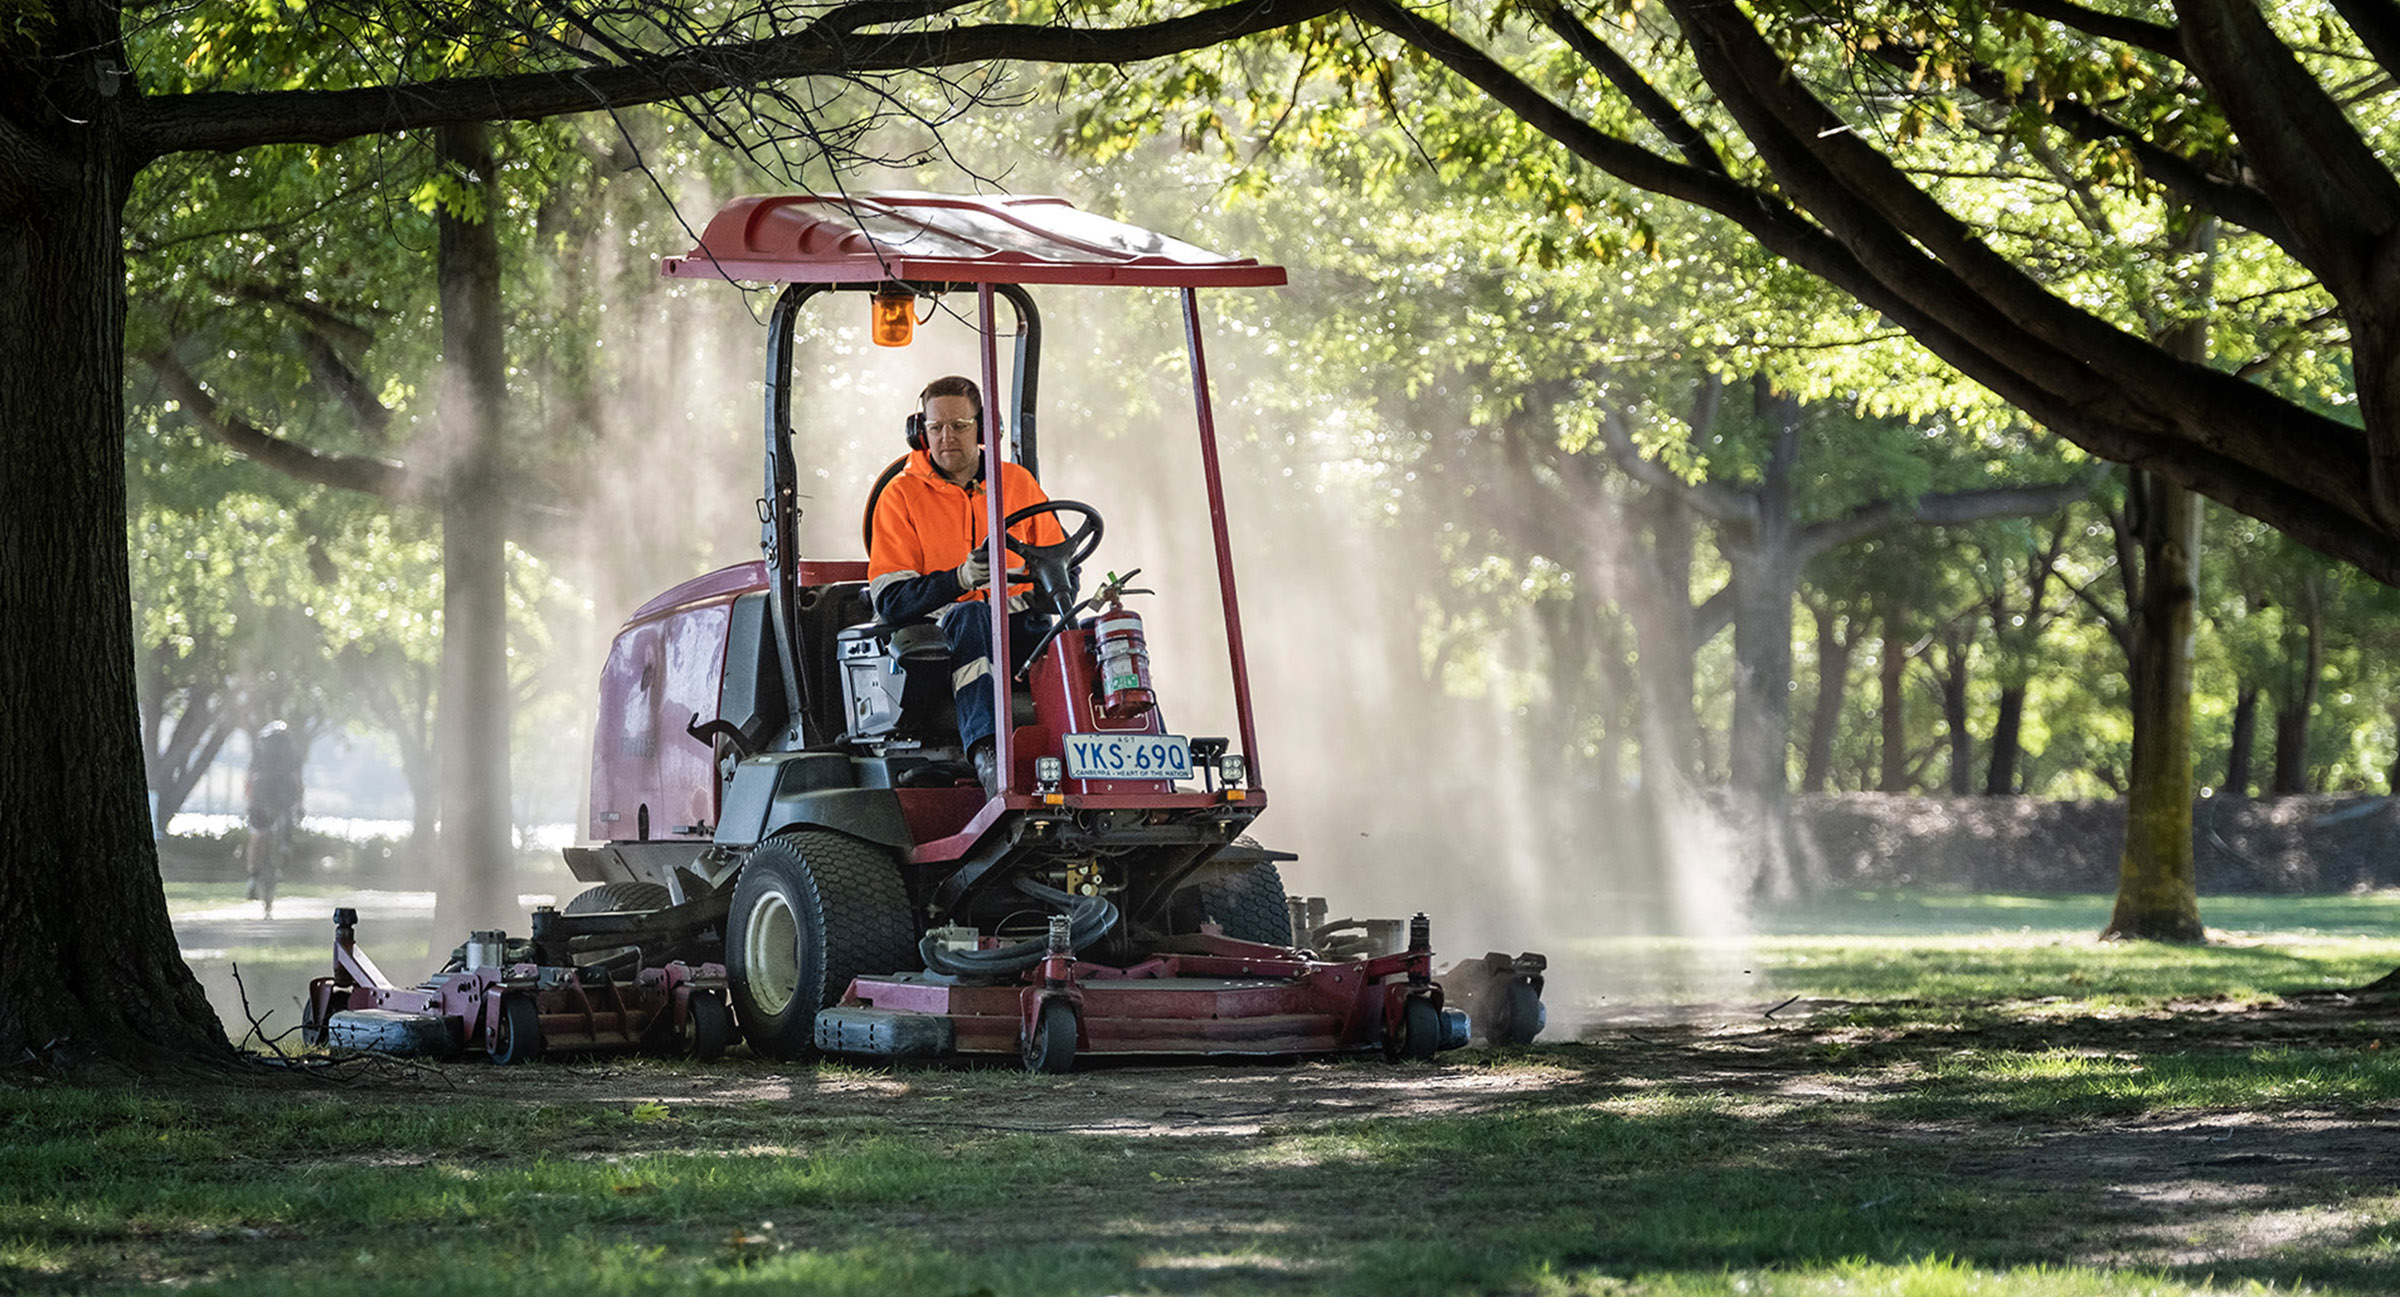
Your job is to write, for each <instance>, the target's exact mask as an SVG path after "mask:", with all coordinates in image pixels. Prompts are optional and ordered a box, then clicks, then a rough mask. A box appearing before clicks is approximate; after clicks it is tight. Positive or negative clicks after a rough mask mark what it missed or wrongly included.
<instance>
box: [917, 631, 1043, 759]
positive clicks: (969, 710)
mask: <svg viewBox="0 0 2400 1297" xmlns="http://www.w3.org/2000/svg"><path fill="white" fill-rule="evenodd" d="M1048 629H1050V619H1049V618H1048V617H1045V616H1043V615H1042V614H1040V613H1038V612H1018V613H1010V614H1009V616H1008V655H1009V656H1010V657H1011V658H1014V659H1015V660H1016V661H1015V664H1014V665H1013V666H1012V667H1011V668H1010V669H1009V675H1010V676H1011V677H1012V678H1013V677H1014V676H1015V675H1016V673H1017V672H1018V671H1020V670H1022V669H1024V666H1025V655H1026V654H1028V653H1030V652H1032V651H1033V642H1034V641H1035V640H1037V639H1039V638H1041V635H1042V632H1043V631H1046V630H1048ZM942 638H943V639H945V640H947V641H949V644H950V688H951V689H952V690H954V691H955V692H956V694H957V697H958V740H959V742H960V743H961V744H963V745H965V746H966V747H967V748H969V749H970V750H971V749H973V748H974V746H975V745H976V744H978V743H981V742H983V741H984V740H986V739H988V738H990V737H992V611H991V608H990V607H989V606H988V605H986V604H985V603H983V602H982V601H981V600H976V601H973V602H969V603H955V604H952V605H950V606H949V607H948V608H946V609H944V610H943V612H942Z"/></svg>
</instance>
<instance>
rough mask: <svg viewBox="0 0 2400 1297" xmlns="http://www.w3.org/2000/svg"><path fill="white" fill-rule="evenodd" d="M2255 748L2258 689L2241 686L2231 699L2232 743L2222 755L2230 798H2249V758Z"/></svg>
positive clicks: (2250, 686) (2226, 791)
mask: <svg viewBox="0 0 2400 1297" xmlns="http://www.w3.org/2000/svg"><path fill="white" fill-rule="evenodd" d="M2257 745H2258V686H2256V685H2243V686H2242V687H2241V688H2240V689H2239V690H2237V691H2236V692H2235V694H2234V696H2233V741H2232V743H2231V744H2230V745H2228V747H2227V749H2226V752H2225V786H2224V787H2223V788H2222V789H2220V790H2218V791H2220V792H2223V793H2225V794H2227V795H2229V796H2233V797H2248V796H2249V795H2250V755H2251V750H2252V749H2253V748H2255V747H2256V746H2257Z"/></svg>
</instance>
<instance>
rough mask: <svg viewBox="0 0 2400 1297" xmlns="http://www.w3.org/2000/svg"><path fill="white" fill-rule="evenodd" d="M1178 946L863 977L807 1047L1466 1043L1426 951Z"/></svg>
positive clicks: (1233, 1047)
mask: <svg viewBox="0 0 2400 1297" xmlns="http://www.w3.org/2000/svg"><path fill="white" fill-rule="evenodd" d="M1177 944H1178V945H1180V946H1182V947H1184V949H1180V950H1175V951H1171V952H1167V953H1161V954H1157V955H1154V956H1152V957H1151V958H1149V959H1145V960H1143V961H1141V962H1140V963H1137V964H1134V965H1132V966H1130V967H1124V968H1118V967H1112V966H1109V965H1106V964H1097V963H1090V962H1087V961H1084V960H1079V959H1075V958H1074V957H1073V956H1072V955H1071V954H1067V953H1065V952H1064V951H1060V950H1054V951H1053V952H1052V954H1051V955H1050V957H1048V958H1046V959H1045V960H1043V961H1042V963H1041V964H1039V965H1037V966H1035V967H1034V968H1031V969H1028V970H1026V972H1025V973H1024V974H1023V976H1022V977H1021V978H1019V979H1018V980H1016V981H1013V982H1001V981H993V982H989V983H983V984H973V983H969V982H966V981H963V980H962V979H958V978H953V977H946V976H944V975H941V974H938V973H900V974H892V975H887V976H877V977H861V978H858V979H857V980H855V981H853V982H852V983H851V984H850V991H849V994H848V995H846V996H844V997H843V999H842V1002H841V1003H840V1004H838V1005H835V1006H833V1007H831V1008H828V1009H825V1010H823V1011H822V1012H820V1013H819V1014H818V1015H817V1029H816V1038H817V1048H818V1049H820V1050H822V1051H824V1052H825V1053H828V1054H847V1055H854V1056H864V1057H880V1058H897V1057H939V1056H945V1055H952V1054H961V1055H964V1054H1000V1055H1008V1054H1015V1055H1018V1056H1020V1057H1022V1058H1023V1059H1024V1060H1025V1061H1026V1063H1027V1065H1028V1066H1030V1067H1034V1068H1035V1069H1036V1070H1038V1071H1065V1070H1066V1069H1067V1068H1068V1067H1069V1066H1071V1065H1072V1060H1073V1058H1074V1057H1075V1055H1077V1054H1127V1055H1292V1054H1344V1053H1360V1052H1366V1051H1371V1050H1376V1049H1381V1050H1383V1051H1384V1052H1385V1053H1386V1054H1387V1055H1389V1056H1391V1057H1393V1058H1402V1057H1408V1058H1417V1059H1425V1058H1431V1057H1432V1056H1433V1055H1434V1053H1435V1051H1437V1050H1440V1049H1449V1048H1457V1047H1459V1046H1462V1045H1465V1044H1466V1043H1467V1035H1468V1026H1467V1020H1466V1016H1465V1015H1464V1014H1463V1013H1460V1012H1459V1011H1457V1010H1454V1009H1451V1010H1445V1009H1444V1008H1443V1007H1442V988H1441V986H1440V985H1439V984H1438V983H1436V982H1435V981H1434V980H1433V977H1432V971H1433V954H1432V951H1431V950H1430V949H1427V948H1422V947H1419V948H1414V949H1410V950H1406V951H1401V952H1399V953H1396V954H1389V955H1383V956H1379V957H1376V958H1372V959H1345V960H1337V961H1326V960H1320V959H1316V958H1312V957H1311V956H1310V955H1308V954H1307V953H1306V952H1303V951H1299V950H1293V949H1289V948H1286V947H1282V946H1269V945H1260V944H1257V943H1253V942H1247V941H1235V940H1233V939H1231V938H1227V937H1222V936H1215V935H1202V936H1197V937H1187V938H1184V939H1182V940H1181V941H1180V942H1178V943H1177ZM1061 1014H1063V1015H1065V1018H1064V1020H1063V1021H1060V1020H1057V1019H1056V1015H1061Z"/></svg>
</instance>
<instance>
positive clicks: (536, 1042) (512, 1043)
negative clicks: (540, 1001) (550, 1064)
mask: <svg viewBox="0 0 2400 1297" xmlns="http://www.w3.org/2000/svg"><path fill="white" fill-rule="evenodd" d="M483 1052H484V1053H486V1054H489V1055H491V1058H492V1061H493V1062H495V1063H498V1064H499V1065H501V1066H502V1067H508V1066H510V1065H512V1064H516V1063H530V1062H532V1061H533V1060H535V1059H537V1058H540V1057H541V1056H542V1011H541V1009H540V1007H539V1006H537V1005H535V1004H534V1002H533V1001H532V1000H531V999H529V998H527V997H525V996H522V995H511V996H508V997H507V998H505V999H503V1000H501V1001H500V1019H499V1021H497V1022H495V1023H493V1024H492V1029H491V1031H490V1032H488V1033H487V1034H486V1035H485V1036H484V1040H483Z"/></svg>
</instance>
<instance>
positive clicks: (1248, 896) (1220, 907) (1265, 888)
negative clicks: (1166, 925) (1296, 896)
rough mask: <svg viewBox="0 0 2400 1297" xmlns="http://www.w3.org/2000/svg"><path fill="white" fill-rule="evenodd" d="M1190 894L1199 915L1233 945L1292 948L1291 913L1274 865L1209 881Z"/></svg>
mask: <svg viewBox="0 0 2400 1297" xmlns="http://www.w3.org/2000/svg"><path fill="white" fill-rule="evenodd" d="M1193 890H1195V891H1197V892H1199V893H1200V913H1201V915H1202V916H1203V917H1204V918H1207V919H1209V920H1211V921H1213V922H1215V924H1216V925H1217V927H1218V928H1219V930H1221V931H1223V932H1224V934H1225V935H1226V936H1228V937H1231V938H1233V939H1234V940H1236V941H1256V942H1260V943H1263V944H1265V945H1269V946H1288V945H1290V944H1292V912H1291V910H1290V909H1289V908H1287V907H1286V906H1285V905H1284V891H1283V873H1282V871H1280V870H1278V869H1277V868H1275V865H1274V862H1272V861H1268V862H1266V863H1264V864H1257V865H1252V866H1251V867H1250V868H1248V869H1245V870H1242V871H1241V872H1240V873H1237V874H1227V875H1226V876H1225V877H1223V878H1212V879H1209V880H1208V881H1207V882H1204V883H1201V884H1199V885H1198V886H1197V887H1196V888H1194V889H1193Z"/></svg>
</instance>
